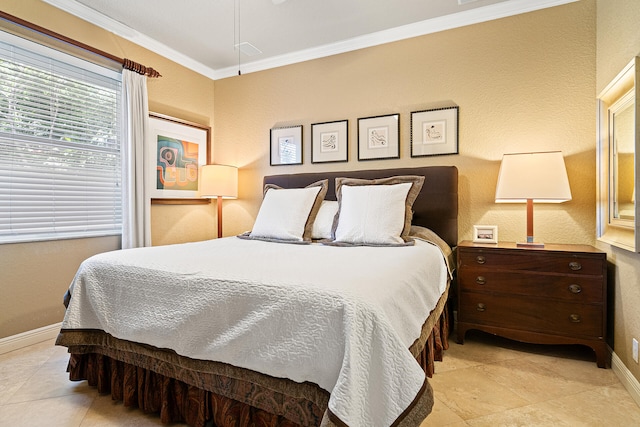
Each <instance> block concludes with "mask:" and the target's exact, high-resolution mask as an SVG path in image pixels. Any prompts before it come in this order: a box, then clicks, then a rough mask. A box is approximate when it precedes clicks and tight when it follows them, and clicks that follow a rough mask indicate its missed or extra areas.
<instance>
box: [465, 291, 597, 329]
mask: <svg viewBox="0 0 640 427" xmlns="http://www.w3.org/2000/svg"><path fill="white" fill-rule="evenodd" d="M459 304H460V312H459V313H458V318H459V319H460V321H461V322H467V323H474V324H484V325H493V326H508V327H509V328H512V329H519V330H526V331H535V332H541V333H545V334H550V333H554V334H559V335H567V336H583V337H602V336H603V330H602V325H603V318H602V316H603V311H602V305H600V304H595V305H590V304H573V303H569V302H564V301H558V300H544V299H539V298H522V297H520V296H511V295H491V294H484V293H480V292H462V293H461V295H460V301H459Z"/></svg>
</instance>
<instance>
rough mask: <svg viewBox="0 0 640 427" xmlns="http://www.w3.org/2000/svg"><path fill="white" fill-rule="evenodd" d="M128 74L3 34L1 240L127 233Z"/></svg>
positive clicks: (0, 35)
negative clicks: (124, 119) (124, 94)
mask: <svg viewBox="0 0 640 427" xmlns="http://www.w3.org/2000/svg"><path fill="white" fill-rule="evenodd" d="M120 100H121V74H120V73H119V72H116V71H113V70H110V69H106V68H104V67H101V66H98V65H96V64H93V63H89V62H87V61H84V60H81V59H78V58H76V57H74V56H71V55H67V54H65V53H61V52H58V51H56V50H53V49H50V48H48V47H44V46H42V45H39V44H36V43H33V42H30V41H27V40H25V39H22V38H19V37H15V36H12V35H10V34H7V33H3V32H0V243H8V242H23V241H36V240H52V239H66V238H76V237H90V236H102V235H113V234H120V233H121V224H122V201H121V182H122V178H121V175H122V172H121V160H120V159H121V157H120V156H121V151H120V141H121V139H122V137H121V128H122V126H121V117H120V111H121V108H120V102H121V101H120Z"/></svg>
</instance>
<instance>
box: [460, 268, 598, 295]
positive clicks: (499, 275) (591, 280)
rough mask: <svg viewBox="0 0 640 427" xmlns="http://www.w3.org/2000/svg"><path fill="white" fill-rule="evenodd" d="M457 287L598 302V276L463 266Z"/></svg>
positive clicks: (467, 289) (469, 289)
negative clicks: (493, 269)
mask: <svg viewBox="0 0 640 427" xmlns="http://www.w3.org/2000/svg"><path fill="white" fill-rule="evenodd" d="M458 283H459V286H460V289H461V290H465V291H483V292H498V293H506V294H514V295H522V296H527V297H528V296H538V297H545V298H552V299H561V300H567V301H572V302H579V303H599V302H602V300H603V298H604V296H603V292H604V290H603V286H602V277H597V276H585V275H578V274H575V275H557V274H543V273H534V272H512V271H492V270H489V269H487V268H482V267H478V268H475V267H474V268H463V269H461V270H460V271H459V274H458Z"/></svg>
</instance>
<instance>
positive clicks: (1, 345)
mask: <svg viewBox="0 0 640 427" xmlns="http://www.w3.org/2000/svg"><path fill="white" fill-rule="evenodd" d="M61 326H62V322H60V323H54V324H53V325H49V326H43V327H42V328H38V329H33V330H31V331H26V332H22V333H20V334H16V335H11V336H10V337H6V338H1V339H0V354H4V353H9V352H10V351H14V350H18V349H20V348H23V347H28V346H30V345H33V344H38V343H39V342H42V341H47V340H50V339H53V338H55V337H57V336H58V332H60V327H61Z"/></svg>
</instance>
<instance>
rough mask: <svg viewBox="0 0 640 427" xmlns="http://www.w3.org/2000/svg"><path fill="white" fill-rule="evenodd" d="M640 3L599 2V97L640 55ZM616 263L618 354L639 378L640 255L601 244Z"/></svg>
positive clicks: (614, 288) (614, 291) (628, 0)
mask: <svg viewBox="0 0 640 427" xmlns="http://www.w3.org/2000/svg"><path fill="white" fill-rule="evenodd" d="M638 22H640V2H638V1H637V0H598V2H597V34H598V37H597V61H596V70H597V72H596V76H597V80H596V92H595V93H596V94H598V93H600V92H601V91H602V90H603V89H604V88H605V86H606V85H607V84H609V82H610V81H611V79H613V78H614V77H615V76H616V75H617V74H618V73H619V72H620V71H621V70H622V69H623V68H624V66H625V65H626V64H628V63H629V61H630V60H631V59H632V58H633V57H634V56H638V55H640V30H639V29H638ZM597 247H598V248H600V249H602V250H605V251H606V252H607V257H608V259H609V261H610V262H611V263H612V267H613V280H612V283H610V284H609V285H610V287H612V289H611V293H612V296H613V301H614V304H613V316H614V319H615V321H614V328H613V329H614V337H613V338H614V340H613V341H614V351H615V353H616V355H617V356H618V357H619V358H620V360H622V362H623V363H624V364H625V366H626V367H627V369H629V371H631V373H632V374H633V375H634V377H635V378H636V379H640V367H638V364H637V363H636V362H634V361H633V358H632V356H631V339H632V338H636V339H638V340H640V255H639V254H637V253H632V252H629V251H625V250H623V249H618V248H616V247H614V246H609V245H607V244H605V243H598V244H597Z"/></svg>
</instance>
